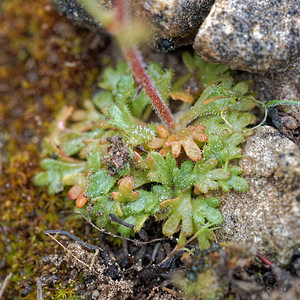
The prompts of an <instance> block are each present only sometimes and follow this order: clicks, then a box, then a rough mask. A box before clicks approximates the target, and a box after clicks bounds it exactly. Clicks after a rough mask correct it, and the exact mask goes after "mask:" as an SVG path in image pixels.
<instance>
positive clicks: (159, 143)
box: [147, 138, 166, 149]
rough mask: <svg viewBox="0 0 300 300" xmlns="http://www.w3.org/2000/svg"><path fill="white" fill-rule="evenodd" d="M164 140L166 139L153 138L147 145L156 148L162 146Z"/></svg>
mask: <svg viewBox="0 0 300 300" xmlns="http://www.w3.org/2000/svg"><path fill="white" fill-rule="evenodd" d="M165 140H166V139H161V138H154V139H153V140H152V141H150V142H149V143H148V144H147V146H148V147H149V148H150V149H158V148H161V147H163V145H164V144H165Z"/></svg>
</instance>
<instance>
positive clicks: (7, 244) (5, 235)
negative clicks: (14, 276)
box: [0, 222, 9, 269]
mask: <svg viewBox="0 0 300 300" xmlns="http://www.w3.org/2000/svg"><path fill="white" fill-rule="evenodd" d="M0 228H1V231H2V232H3V235H4V239H3V241H4V245H5V250H4V254H3V257H2V259H1V260H0V269H2V268H3V267H4V266H5V263H6V257H7V254H8V252H9V239H8V236H7V231H6V228H5V227H4V225H3V224H2V223H1V222H0Z"/></svg>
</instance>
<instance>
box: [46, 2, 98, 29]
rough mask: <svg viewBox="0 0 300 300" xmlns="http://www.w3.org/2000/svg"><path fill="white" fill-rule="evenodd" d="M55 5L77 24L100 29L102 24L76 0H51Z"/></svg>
mask: <svg viewBox="0 0 300 300" xmlns="http://www.w3.org/2000/svg"><path fill="white" fill-rule="evenodd" d="M51 1H52V3H53V5H54V7H55V8H56V9H57V10H58V11H59V12H60V13H62V14H64V15H66V17H67V18H68V19H70V20H71V21H73V22H74V23H75V24H76V25H79V26H82V27H86V28H88V29H92V30H99V29H100V28H101V24H100V23H98V22H97V21H95V19H94V18H93V17H91V16H90V15H89V14H88V13H87V12H86V10H85V9H84V7H83V6H82V5H81V4H80V3H79V2H77V1H76V0H51Z"/></svg>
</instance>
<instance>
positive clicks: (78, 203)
mask: <svg viewBox="0 0 300 300" xmlns="http://www.w3.org/2000/svg"><path fill="white" fill-rule="evenodd" d="M83 194H84V193H82V194H80V195H79V197H78V198H77V199H76V206H77V207H78V208H82V207H84V206H85V204H86V203H87V201H88V198H87V197H85V196H84V195H83Z"/></svg>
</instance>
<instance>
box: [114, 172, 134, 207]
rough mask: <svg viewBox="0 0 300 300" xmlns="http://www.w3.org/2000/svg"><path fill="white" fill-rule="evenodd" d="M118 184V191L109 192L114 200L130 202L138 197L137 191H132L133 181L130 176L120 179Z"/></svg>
mask: <svg viewBox="0 0 300 300" xmlns="http://www.w3.org/2000/svg"><path fill="white" fill-rule="evenodd" d="M118 185H119V191H118V192H112V194H111V195H112V197H113V199H114V200H116V201H118V202H130V201H135V200H136V199H137V198H138V196H139V192H134V191H133V182H132V179H131V177H130V176H126V177H123V178H122V179H120V180H119V182H118Z"/></svg>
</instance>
